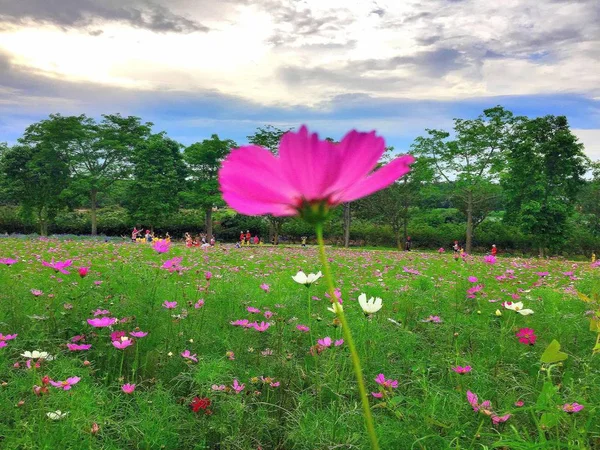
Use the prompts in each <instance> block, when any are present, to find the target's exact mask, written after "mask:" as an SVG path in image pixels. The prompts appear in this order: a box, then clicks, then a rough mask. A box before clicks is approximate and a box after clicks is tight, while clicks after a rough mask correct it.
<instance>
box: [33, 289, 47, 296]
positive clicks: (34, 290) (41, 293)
mask: <svg viewBox="0 0 600 450" xmlns="http://www.w3.org/2000/svg"><path fill="white" fill-rule="evenodd" d="M30 292H31V293H32V294H33V295H34V296H35V297H39V296H40V295H44V293H43V292H42V291H40V290H39V289H32V290H31V291H30Z"/></svg>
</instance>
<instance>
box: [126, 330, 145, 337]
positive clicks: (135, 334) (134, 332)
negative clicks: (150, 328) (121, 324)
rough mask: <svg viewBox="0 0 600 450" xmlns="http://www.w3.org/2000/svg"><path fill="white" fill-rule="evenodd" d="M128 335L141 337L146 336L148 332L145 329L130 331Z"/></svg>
mask: <svg viewBox="0 0 600 450" xmlns="http://www.w3.org/2000/svg"><path fill="white" fill-rule="evenodd" d="M129 335H130V336H133V337H134V338H143V337H146V336H148V333H147V332H145V331H130V332H129Z"/></svg>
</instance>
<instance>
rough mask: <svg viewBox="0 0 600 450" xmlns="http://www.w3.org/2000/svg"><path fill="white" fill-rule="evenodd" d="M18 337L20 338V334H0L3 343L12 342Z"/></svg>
mask: <svg viewBox="0 0 600 450" xmlns="http://www.w3.org/2000/svg"><path fill="white" fill-rule="evenodd" d="M17 336H18V334H7V335H6V336H5V335H3V334H2V333H0V341H2V342H4V341H12V340H13V339H14V338H16V337H17Z"/></svg>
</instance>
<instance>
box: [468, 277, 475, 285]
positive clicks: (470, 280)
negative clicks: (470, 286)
mask: <svg viewBox="0 0 600 450" xmlns="http://www.w3.org/2000/svg"><path fill="white" fill-rule="evenodd" d="M468 280H469V283H477V277H473V276H471V277H469V278H468Z"/></svg>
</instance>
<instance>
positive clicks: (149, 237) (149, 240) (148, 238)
mask: <svg viewBox="0 0 600 450" xmlns="http://www.w3.org/2000/svg"><path fill="white" fill-rule="evenodd" d="M144 237H145V238H146V242H152V237H153V236H152V233H150V230H146V234H145V236H144Z"/></svg>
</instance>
